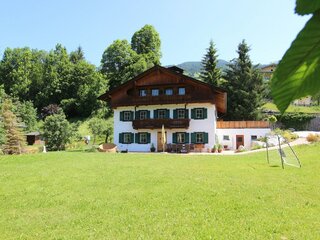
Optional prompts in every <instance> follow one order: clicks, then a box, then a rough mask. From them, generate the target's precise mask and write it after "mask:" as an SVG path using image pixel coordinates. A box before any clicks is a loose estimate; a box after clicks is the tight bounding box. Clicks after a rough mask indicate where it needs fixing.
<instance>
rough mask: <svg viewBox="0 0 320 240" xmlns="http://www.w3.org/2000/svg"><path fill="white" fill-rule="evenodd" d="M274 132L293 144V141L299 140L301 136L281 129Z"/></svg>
mask: <svg viewBox="0 0 320 240" xmlns="http://www.w3.org/2000/svg"><path fill="white" fill-rule="evenodd" d="M273 132H274V133H275V134H278V135H280V136H281V137H283V138H284V139H286V140H287V141H288V142H292V141H293V140H296V139H297V138H299V136H298V135H297V134H295V133H293V132H292V131H290V130H282V129H280V128H276V129H274V130H273Z"/></svg>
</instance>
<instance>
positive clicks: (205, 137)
mask: <svg viewBox="0 0 320 240" xmlns="http://www.w3.org/2000/svg"><path fill="white" fill-rule="evenodd" d="M203 135H204V143H208V142H209V141H208V140H209V137H208V133H206V132H204V133H203Z"/></svg>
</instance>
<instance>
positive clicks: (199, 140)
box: [196, 133, 204, 143]
mask: <svg viewBox="0 0 320 240" xmlns="http://www.w3.org/2000/svg"><path fill="white" fill-rule="evenodd" d="M196 143H204V134H203V133H196Z"/></svg>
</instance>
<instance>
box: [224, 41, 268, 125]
mask: <svg viewBox="0 0 320 240" xmlns="http://www.w3.org/2000/svg"><path fill="white" fill-rule="evenodd" d="M249 51H250V48H249V46H248V45H247V44H246V42H245V41H244V40H243V41H242V42H241V43H240V44H239V46H238V50H237V53H238V58H236V59H234V60H233V61H232V63H231V64H229V65H228V69H227V70H226V76H225V80H226V83H225V85H224V86H225V88H226V89H227V93H228V101H227V103H228V113H227V118H228V119H229V120H256V119H258V118H259V114H260V109H261V107H262V105H263V102H262V99H263V92H264V89H263V88H264V86H265V85H264V84H263V78H262V76H261V75H260V73H259V72H258V70H257V69H256V68H255V67H253V66H252V63H251V60H250V57H249Z"/></svg>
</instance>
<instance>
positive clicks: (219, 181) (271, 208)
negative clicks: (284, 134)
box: [0, 144, 320, 239]
mask: <svg viewBox="0 0 320 240" xmlns="http://www.w3.org/2000/svg"><path fill="white" fill-rule="evenodd" d="M296 150H297V153H298V155H299V156H300V157H301V162H302V164H303V167H302V168H301V169H297V168H290V167H288V168H286V169H285V170H282V169H281V168H280V167H269V166H268V165H267V164H266V160H265V152H259V153H255V154H250V155H236V156H208V155H204V156H195V155H193V156H192V155H171V154H167V155H163V154H102V153H84V152H55V153H47V154H37V155H26V156H0V182H1V185H0V238H1V239H319V238H320V214H319V213H320V175H319V170H320V154H319V152H320V144H318V145H310V146H300V147H296Z"/></svg>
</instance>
